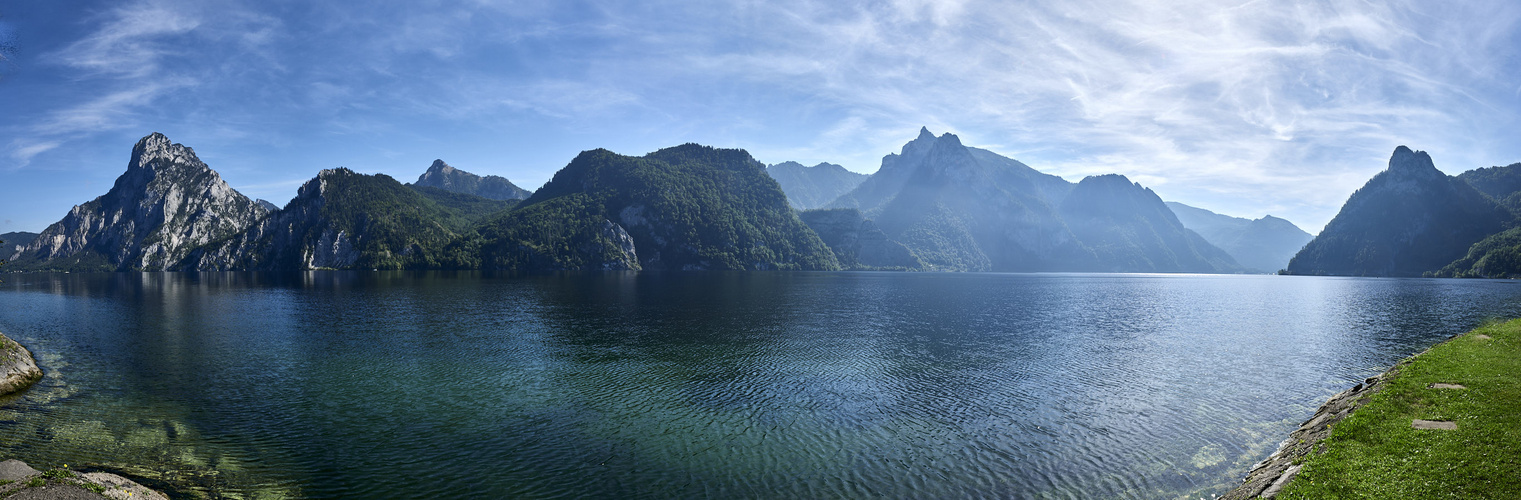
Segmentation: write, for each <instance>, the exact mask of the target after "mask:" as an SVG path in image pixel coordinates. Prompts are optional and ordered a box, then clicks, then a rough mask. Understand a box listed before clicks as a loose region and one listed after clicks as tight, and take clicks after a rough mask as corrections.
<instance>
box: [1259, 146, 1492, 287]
mask: <svg viewBox="0 0 1521 500" xmlns="http://www.w3.org/2000/svg"><path fill="white" fill-rule="evenodd" d="M1513 220H1514V214H1512V213H1511V212H1510V211H1509V210H1507V209H1505V208H1504V207H1502V206H1500V204H1499V203H1498V202H1496V201H1495V200H1494V199H1493V198H1492V197H1491V196H1489V195H1486V194H1484V193H1483V192H1480V191H1479V190H1478V189H1475V187H1474V186H1473V185H1471V184H1470V183H1469V182H1467V181H1465V180H1463V179H1460V178H1457V177H1451V176H1448V175H1447V174H1444V173H1442V172H1441V171H1440V170H1437V168H1436V165H1435V164H1434V163H1433V162H1432V159H1431V156H1430V155H1428V154H1426V152H1424V151H1412V150H1411V149H1410V148H1407V147H1405V146H1399V147H1398V148H1395V150H1394V154H1393V155H1392V156H1390V158H1389V166H1388V168H1387V169H1386V170H1384V171H1383V172H1379V173H1378V174H1377V175H1375V176H1373V178H1372V179H1371V180H1369V181H1368V183H1367V184H1365V185H1364V186H1363V187H1362V188H1361V189H1358V190H1357V192H1355V193H1353V194H1352V196H1351V197H1350V198H1349V199H1348V200H1347V203H1346V204H1345V205H1343V206H1342V208H1341V211H1340V212H1339V213H1337V214H1336V217H1335V218H1334V219H1331V222H1330V223H1329V224H1326V228H1325V229H1324V230H1322V231H1321V232H1320V234H1319V235H1316V236H1315V239H1313V240H1311V241H1310V243H1308V244H1306V245H1305V247H1304V249H1303V250H1300V252H1299V253H1298V254H1296V255H1295V256H1294V259H1293V260H1292V261H1290V262H1289V265H1288V267H1287V270H1286V272H1288V273H1290V274H1325V275H1346V276H1421V275H1422V274H1424V273H1428V272H1433V271H1437V270H1440V269H1442V268H1444V267H1446V266H1447V265H1448V264H1450V263H1453V262H1454V261H1456V260H1459V259H1462V258H1464V257H1465V255H1467V253H1468V251H1469V250H1470V247H1472V246H1473V245H1474V244H1476V243H1478V242H1479V241H1480V240H1483V239H1485V238H1486V237H1489V236H1491V235H1495V234H1497V233H1500V232H1501V231H1503V230H1505V229H1506V226H1507V225H1508V224H1511V223H1512V222H1513Z"/></svg>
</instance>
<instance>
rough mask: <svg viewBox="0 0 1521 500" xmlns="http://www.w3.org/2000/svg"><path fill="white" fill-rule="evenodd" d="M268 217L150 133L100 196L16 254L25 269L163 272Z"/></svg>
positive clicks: (182, 149) (183, 151) (182, 150)
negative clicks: (204, 247)
mask: <svg viewBox="0 0 1521 500" xmlns="http://www.w3.org/2000/svg"><path fill="white" fill-rule="evenodd" d="M268 213H269V211H268V210H267V209H265V208H264V207H262V206H260V205H259V204H258V203H255V202H254V200H251V199H249V198H248V197H246V196H243V195H242V194H241V193H238V192H237V191H236V190H234V189H232V188H231V187H229V186H228V185H227V183H226V182H225V181H223V180H222V177H221V176H220V175H218V174H217V173H216V171H213V170H212V169H211V168H210V167H208V166H207V165H206V164H205V163H203V162H201V160H200V159H199V158H196V156H195V151H193V150H191V149H190V148H189V147H186V146H184V145H180V144H174V143H171V142H170V141H169V138H168V137H164V135H163V134H160V133H157V132H154V133H153V134H150V135H148V136H147V137H144V138H142V140H140V141H138V142H137V145H136V146H134V147H133V148H132V158H131V160H130V161H129V162H128V164H127V171H126V173H123V174H122V175H121V176H120V177H117V179H116V184H115V185H114V186H112V188H111V190H110V191H108V192H107V193H106V194H105V195H103V196H101V197H99V198H96V199H94V200H92V201H90V202H88V203H85V204H83V205H78V206H75V207H74V208H73V209H72V210H70V211H69V214H68V215H66V216H64V218H63V220H60V221H58V222H57V223H54V224H53V225H51V226H48V228H47V229H46V230H44V231H43V232H42V234H40V235H38V236H37V238H36V239H34V240H32V242H31V243H30V244H28V245H27V246H26V248H24V249H22V250H21V252H20V253H19V254H17V255H16V259H15V261H14V262H13V263H12V265H13V266H14V267H16V268H20V269H23V270H26V269H60V270H97V271H98V270H122V271H127V270H145V271H153V270H163V269H167V268H170V267H171V266H173V265H174V264H175V263H177V262H179V261H180V259H182V258H184V257H185V255H186V254H187V253H189V252H190V250H191V249H193V248H196V247H199V246H201V245H205V244H207V243H210V242H212V241H216V240H219V239H222V238H226V237H229V236H231V235H234V234H237V233H238V232H240V231H242V230H243V229H245V228H247V227H249V226H251V225H253V224H254V223H255V222H258V221H259V220H260V219H262V218H264V217H265V216H266V215H267V214H268Z"/></svg>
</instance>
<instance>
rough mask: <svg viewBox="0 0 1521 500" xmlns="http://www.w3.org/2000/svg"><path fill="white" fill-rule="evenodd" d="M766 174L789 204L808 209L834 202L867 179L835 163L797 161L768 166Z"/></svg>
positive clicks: (863, 175)
mask: <svg viewBox="0 0 1521 500" xmlns="http://www.w3.org/2000/svg"><path fill="white" fill-rule="evenodd" d="M766 174H767V175H770V176H771V178H772V179H776V183H777V184H780V185H781V186H782V192H784V193H787V201H788V202H789V203H791V204H792V207H793V208H797V209H799V210H808V209H813V208H819V207H822V206H824V205H825V204H827V203H829V202H832V201H834V200H835V198H839V197H840V195H842V194H845V193H847V192H849V191H850V190H851V189H855V187H856V186H858V185H860V184H861V182H863V181H865V180H866V178H867V175H866V174H858V173H855V172H851V171H849V170H846V169H845V167H842V166H839V165H835V164H833V163H820V164H818V165H814V166H812V167H805V166H803V165H802V164H801V163H798V162H795V161H787V162H782V163H778V164H775V165H771V166H768V167H766Z"/></svg>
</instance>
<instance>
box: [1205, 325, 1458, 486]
mask: <svg viewBox="0 0 1521 500" xmlns="http://www.w3.org/2000/svg"><path fill="white" fill-rule="evenodd" d="M1453 338H1457V337H1453ZM1448 340H1449V341H1450V340H1451V339H1448ZM1439 345H1440V344H1439ZM1428 350H1429V349H1428ZM1418 356H1420V355H1419V354H1417V355H1415V356H1411V357H1409V358H1405V359H1404V360H1403V361H1400V362H1399V363H1398V364H1396V365H1394V367H1393V368H1390V369H1389V370H1388V371H1385V372H1384V373H1382V374H1379V375H1378V376H1376V377H1370V378H1368V379H1365V380H1363V382H1362V383H1360V384H1357V385H1356V386H1353V387H1352V388H1351V389H1347V390H1345V391H1342V392H1340V393H1338V394H1336V395H1335V396H1331V399H1328V400H1326V402H1325V404H1322V405H1320V409H1318V410H1316V411H1315V415H1314V416H1311V417H1310V419H1309V420H1306V421H1305V422H1304V423H1303V424H1300V425H1299V428H1298V429H1295V430H1294V432H1292V433H1289V439H1288V440H1286V441H1284V442H1283V444H1282V445H1281V446H1279V448H1278V451H1275V452H1273V454H1272V455H1271V456H1269V457H1268V458H1267V459H1266V460H1263V461H1262V462H1259V463H1258V464H1257V465H1256V466H1254V467H1252V470H1251V471H1249V472H1247V473H1246V479H1243V480H1242V482H1241V485H1240V486H1237V487H1236V488H1235V489H1233V490H1231V491H1230V492H1228V493H1226V494H1225V495H1222V496H1221V497H1220V498H1219V500H1247V499H1254V498H1262V499H1268V498H1275V497H1277V496H1278V492H1279V491H1282V490H1283V487H1285V486H1288V484H1289V482H1291V481H1293V480H1294V476H1296V475H1298V474H1299V470H1300V468H1301V465H1299V464H1300V463H1302V462H1303V459H1304V458H1306V457H1308V456H1310V455H1312V454H1318V453H1321V452H1323V451H1324V450H1325V444H1324V443H1322V441H1323V440H1325V438H1327V437H1329V436H1330V435H1331V429H1332V428H1333V427H1335V426H1336V424H1337V423H1339V422H1341V421H1342V420H1343V419H1345V418H1347V416H1349V415H1351V414H1352V412H1353V411H1356V410H1357V409H1358V408H1361V407H1362V406H1363V405H1365V404H1367V403H1368V401H1369V399H1370V398H1372V397H1373V395H1374V394H1376V393H1378V392H1379V391H1380V390H1382V389H1383V388H1384V385H1385V384H1386V383H1387V382H1388V381H1389V380H1391V379H1393V378H1394V377H1395V376H1397V375H1399V372H1400V369H1401V368H1404V367H1405V365H1408V364H1410V362H1411V361H1413V360H1415V359H1416V357H1418Z"/></svg>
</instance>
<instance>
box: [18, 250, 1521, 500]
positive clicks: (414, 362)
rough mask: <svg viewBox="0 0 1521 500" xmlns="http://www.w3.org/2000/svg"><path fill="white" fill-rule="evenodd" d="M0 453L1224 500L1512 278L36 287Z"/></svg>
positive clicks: (667, 487) (481, 475)
mask: <svg viewBox="0 0 1521 500" xmlns="http://www.w3.org/2000/svg"><path fill="white" fill-rule="evenodd" d="M0 301H3V303H5V304H7V306H6V307H5V308H0V331H3V332H5V333H7V334H9V335H11V336H13V337H14V338H16V339H17V340H19V341H21V342H22V343H23V344H25V345H27V346H28V347H29V348H31V349H32V351H33V352H34V353H36V354H37V357H38V360H39V362H40V363H41V364H42V365H43V367H44V369H45V370H46V371H47V373H48V375H47V377H46V378H45V379H44V380H43V381H42V382H40V383H39V384H38V385H37V386H36V387H34V388H32V389H31V390H30V391H27V392H25V393H22V394H20V395H19V396H12V397H10V398H9V399H7V400H4V401H0V402H3V403H4V406H3V410H0V429H4V430H3V432H0V456H26V457H28V458H29V459H30V460H36V461H40V462H46V463H69V464H85V463H94V464H102V465H106V466H112V467H119V468H120V469H121V470H124V471H126V472H128V473H131V474H134V475H137V476H140V477H144V478H147V479H155V480H160V481H165V483H164V484H169V485H174V486H175V487H176V488H182V489H183V488H189V489H196V490H201V491H205V492H214V493H221V494H234V493H239V494H243V493H254V492H264V493H283V494H288V495H297V496H304V497H314V498H337V497H361V498H362V497H373V496H387V497H426V496H440V497H513V496H556V495H570V496H601V497H639V498H671V497H694V496H707V497H723V498H730V497H756V496H762V497H808V498H828V497H839V496H850V497H862V496H874V495H885V496H889V497H914V498H953V497H969V496H1001V497H1023V498H1093V497H1123V498H1175V497H1178V496H1180V495H1184V494H1187V495H1190V496H1194V497H1197V496H1204V497H1208V496H1209V495H1210V494H1212V493H1222V492H1223V491H1225V490H1226V489H1227V488H1228V487H1229V486H1231V485H1233V484H1235V483H1236V482H1238V481H1239V479H1240V477H1241V476H1242V474H1243V473H1244V472H1245V471H1246V469H1247V468H1248V467H1250V466H1251V465H1252V464H1253V463H1255V462H1256V461H1258V460H1261V459H1263V458H1265V457H1266V456H1267V455H1268V454H1269V453H1271V452H1272V451H1273V449H1274V448H1275V447H1276V446H1277V445H1278V442H1279V441H1280V440H1282V439H1283V436H1285V435H1287V433H1288V431H1290V430H1292V429H1293V428H1295V427H1296V426H1298V424H1299V423H1300V421H1301V420H1303V419H1304V418H1305V416H1306V415H1309V414H1310V413H1311V412H1312V411H1313V409H1314V408H1315V406H1317V405H1319V404H1320V402H1322V401H1324V400H1325V398H1326V397H1327V396H1329V395H1331V394H1333V393H1335V392H1339V391H1341V390H1342V389H1345V388H1346V387H1349V386H1351V385H1352V384H1355V383H1356V382H1357V381H1359V380H1361V379H1362V378H1364V377H1367V376H1371V375H1375V374H1377V373H1380V372H1382V371H1383V370H1384V369H1385V368H1387V367H1388V366H1389V365H1390V364H1392V363H1394V362H1395V361H1397V360H1399V359H1400V358H1402V357H1405V356H1408V355H1410V354H1413V353H1415V352H1418V351H1420V350H1422V349H1424V348H1425V347H1426V346H1429V345H1431V344H1432V343H1434V342H1437V341H1439V340H1441V339H1444V338H1446V337H1448V336H1451V335H1454V334H1457V333H1460V332H1462V331H1465V330H1467V329H1468V328H1470V327H1472V326H1474V325H1477V324H1479V323H1480V322H1481V321H1482V320H1484V319H1486V318H1491V317H1515V316H1518V315H1521V288H1518V287H1517V285H1516V284H1515V283H1513V282H1510V281H1493V280H1428V279H1376V278H1324V277H1278V276H1242V275H1215V276H1203V275H1106V274H985V273H965V274H940V273H849V272H845V273H721V272H707V273H659V272H644V273H619V272H611V273H560V274H536V275H493V274H489V273H478V272H461V273H448V272H432V273H407V272H308V273H287V274H259V273H226V274H217V273H205V274H189V273H186V274H181V273H107V274H71V275H63V274H18V275H10V276H8V277H7V278H6V282H5V283H4V285H3V288H0Z"/></svg>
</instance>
